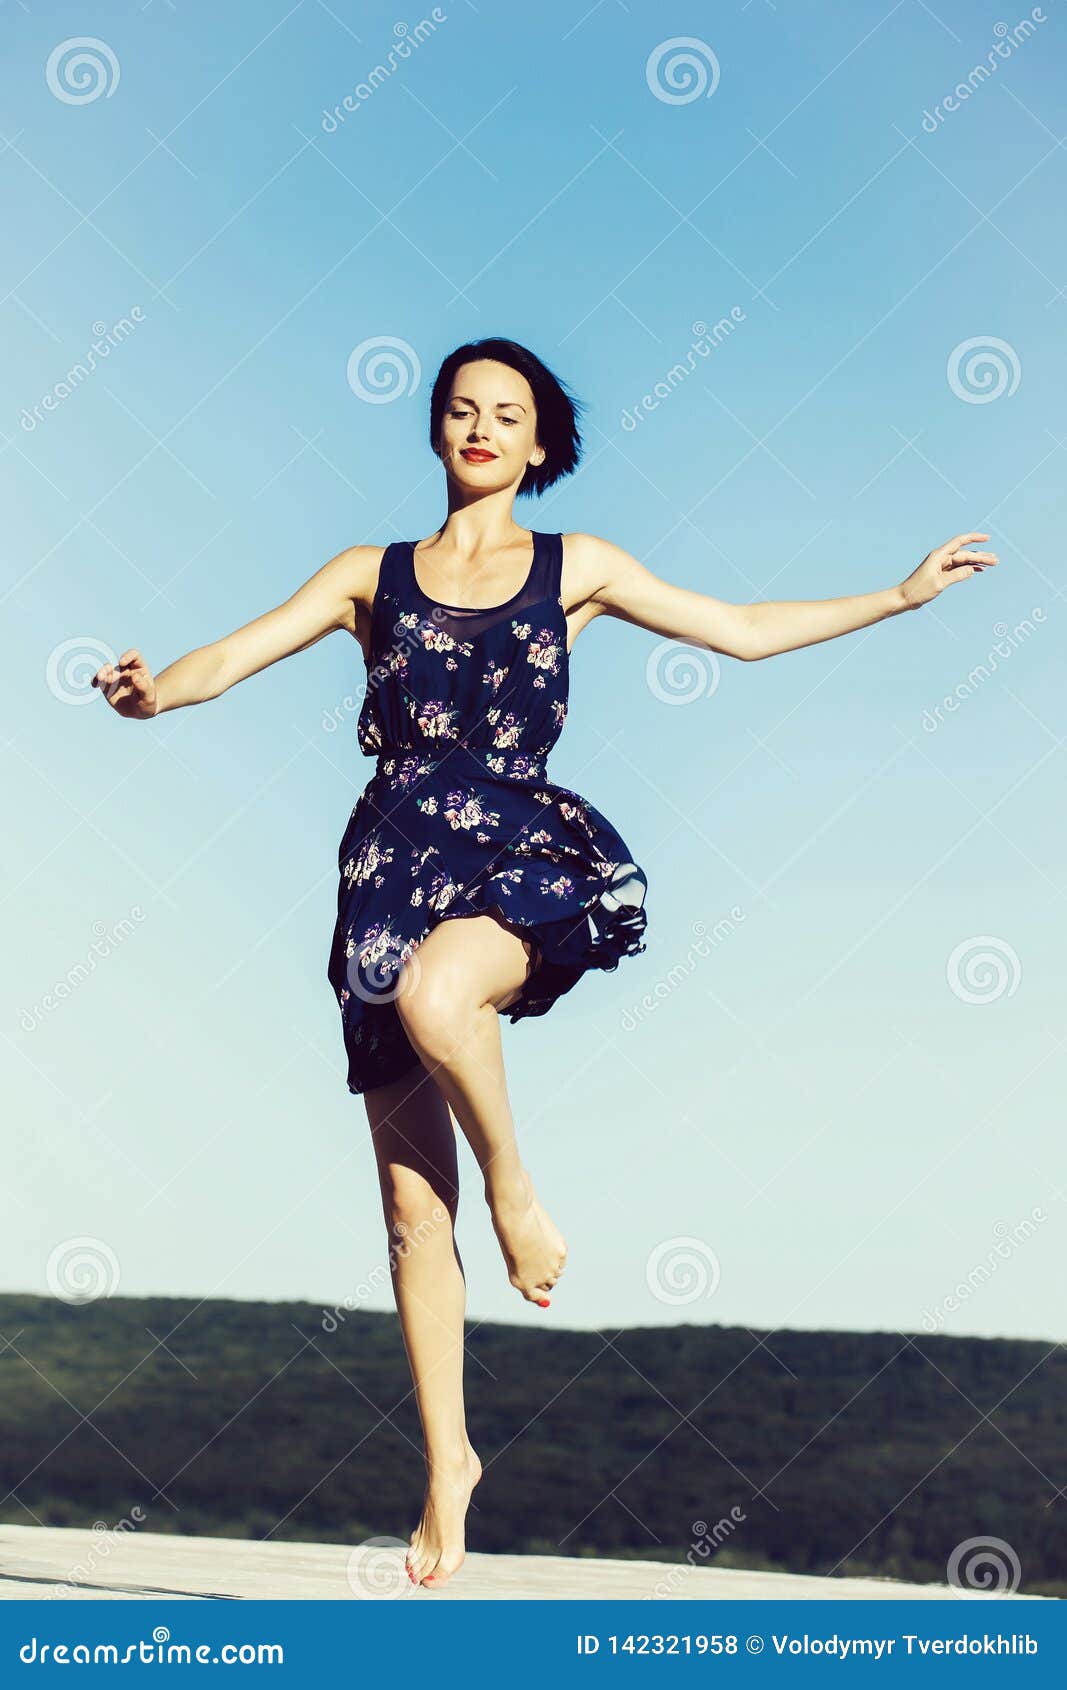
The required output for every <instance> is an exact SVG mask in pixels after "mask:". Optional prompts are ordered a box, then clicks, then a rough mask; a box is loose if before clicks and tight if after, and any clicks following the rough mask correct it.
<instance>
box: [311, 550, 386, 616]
mask: <svg viewBox="0 0 1067 1690" xmlns="http://www.w3.org/2000/svg"><path fill="white" fill-rule="evenodd" d="M387 549H388V548H387V546H373V545H358V546H346V547H345V548H344V550H343V551H340V552H338V553H337V555H336V556H335V557H332V558H331V559H330V561H329V563H327V564H326V566H325V567H326V569H327V570H329V571H330V573H331V575H332V576H333V577H334V580H335V581H336V583H337V585H338V588H339V589H340V590H341V592H342V593H343V595H344V597H346V598H349V599H351V600H352V602H353V603H354V604H357V605H363V606H364V607H365V608H367V609H369V608H370V606H371V604H373V602H374V594H375V591H376V590H377V586H378V574H379V571H380V570H381V566H382V559H383V558H384V556H385V553H386V550H387Z"/></svg>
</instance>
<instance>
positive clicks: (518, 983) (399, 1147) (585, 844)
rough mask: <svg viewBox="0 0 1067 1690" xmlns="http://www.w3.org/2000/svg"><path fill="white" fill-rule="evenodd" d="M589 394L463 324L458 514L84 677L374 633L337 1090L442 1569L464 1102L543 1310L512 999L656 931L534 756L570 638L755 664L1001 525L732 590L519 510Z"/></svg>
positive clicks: (351, 830) (121, 678)
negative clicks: (885, 564)
mask: <svg viewBox="0 0 1067 1690" xmlns="http://www.w3.org/2000/svg"><path fill="white" fill-rule="evenodd" d="M579 408H580V407H579V405H578V402H577V401H575V400H574V399H573V398H572V397H571V396H570V395H569V394H568V393H567V391H566V390H565V388H564V386H563V384H562V383H561V382H560V381H558V380H557V378H556V377H555V376H554V375H553V374H552V373H551V371H550V370H548V369H547V368H546V367H545V365H544V364H543V363H542V362H541V361H540V360H539V359H538V358H536V357H535V356H534V355H533V353H531V352H529V351H527V350H526V349H525V348H524V347H521V346H518V345H516V344H515V343H514V342H513V341H509V340H498V339H491V340H482V341H477V342H473V343H470V344H468V345H465V346H461V347H459V348H457V349H456V351H454V352H453V353H452V354H451V355H450V356H449V357H448V358H447V359H446V360H445V362H444V364H443V365H442V366H441V369H440V371H439V373H438V376H437V379H436V382H435V384H434V388H433V393H432V396H431V402H430V439H431V444H432V447H433V450H434V452H435V453H436V454H437V456H438V457H439V458H440V459H441V462H442V464H443V466H444V470H445V477H446V483H447V491H448V515H447V517H446V520H445V522H444V523H443V524H442V526H441V527H440V528H439V529H437V530H436V532H435V533H434V534H433V535H431V536H430V538H429V539H426V540H421V541H416V542H414V543H412V542H406V541H405V542H399V541H397V542H393V543H392V544H391V545H389V546H386V547H384V548H383V547H380V546H370V545H363V546H352V547H350V548H348V549H346V550H345V551H342V552H340V553H339V554H338V555H337V556H336V557H335V558H333V559H331V561H330V562H329V563H327V564H326V565H325V566H324V567H323V568H322V569H320V570H319V571H318V573H317V574H315V575H313V576H312V577H311V578H310V580H308V581H307V582H305V584H304V585H303V586H302V587H300V588H299V590H298V591H297V592H296V593H294V594H293V596H292V597H291V598H290V599H288V600H287V601H286V602H285V603H284V604H282V605H279V606H278V608H277V609H275V610H272V611H269V612H268V613H267V614H266V615H264V616H260V617H259V618H257V619H256V620H255V621H253V622H249V623H248V624H246V626H244V627H243V628H239V629H237V630H236V631H235V632H234V633H232V634H230V635H228V636H227V637H226V638H224V639H221V640H218V641H215V642H214V643H213V644H211V645H208V646H204V647H201V648H199V649H198V650H196V651H193V652H190V653H189V654H188V655H187V656H185V657H182V658H179V659H178V661H177V662H176V663H172V664H171V665H170V667H169V668H167V669H164V670H163V672H162V673H161V674H160V675H159V677H158V679H157V678H154V677H153V675H152V673H151V671H150V670H149V668H148V665H147V664H146V663H145V661H144V659H143V658H142V657H141V654H140V653H139V652H138V651H135V650H131V651H127V652H125V653H124V654H123V656H122V657H121V658H120V660H119V662H118V664H117V665H111V664H105V665H104V666H103V667H102V668H101V669H100V670H99V671H98V673H97V674H96V676H95V677H94V682H93V684H94V685H96V686H99V687H100V688H101V689H102V690H103V692H104V696H105V697H106V698H107V700H108V702H109V704H110V705H111V706H112V708H113V709H115V710H116V711H117V712H118V713H119V715H122V716H129V717H133V718H136V719H140V718H145V717H150V716H157V715H159V714H161V713H162V712H163V711H165V710H175V709H179V708H180V707H181V706H182V705H187V704H198V703H201V702H202V701H203V700H205V699H208V698H216V697H218V695H219V694H220V693H222V692H224V691H225V690H226V689H227V688H228V687H232V686H234V685H235V684H236V683H237V682H238V681H241V680H244V679H245V678H246V677H247V676H249V675H253V674H256V673H257V672H258V671H259V670H261V669H264V668H266V667H267V665H268V664H271V663H275V662H277V661H278V659H279V658H282V657H287V656H289V655H290V654H291V653H293V652H296V651H303V650H304V649H306V647H308V646H309V645H312V644H313V643H314V642H315V641H316V640H319V639H321V638H322V637H323V636H324V635H325V634H328V633H330V632H331V631H332V630H334V629H337V628H344V629H346V630H347V632H348V633H349V634H352V635H354V636H355V637H356V638H357V639H358V640H359V642H360V645H361V647H362V649H363V653H364V657H365V660H366V663H367V690H366V694H365V697H364V701H363V706H362V709H361V712H360V719H359V727H358V737H359V743H360V747H361V749H362V750H363V751H364V752H367V753H369V754H377V757H378V766H377V769H376V772H375V774H374V776H373V777H372V779H371V781H370V783H369V784H368V786H367V788H366V790H365V791H364V793H363V794H362V796H361V797H360V799H359V802H358V803H357V804H356V806H355V809H354V810H353V812H352V815H351V818H350V820H349V823H348V826H347V828H346V830H345V833H344V836H343V838H342V840H341V844H340V849H339V854H338V865H339V870H340V884H339V890H338V907H337V923H336V927H335V931H334V939H333V946H332V949H331V954H330V959H329V967H328V978H329V980H330V983H331V985H332V986H333V988H334V991H335V993H336V996H337V1001H338V1004H339V1006H340V1009H341V1016H342V1029H343V1034H344V1040H345V1047H346V1051H347V1055H348V1087H349V1090H350V1091H352V1092H353V1093H359V1094H365V1104H366V1109H367V1115H368V1118H369V1121H370V1128H371V1134H372V1138H373V1143H374V1148H375V1153H376V1159H377V1166H378V1174H379V1180H380V1184H381V1192H382V1201H383V1206H384V1210H385V1218H386V1224H387V1228H388V1232H389V1238H390V1249H391V1259H392V1263H393V1267H394V1275H393V1277H394V1288H395V1295H396V1302H397V1308H398V1311H399V1316H400V1321H401V1327H402V1330H403V1334H404V1341H405V1345H406V1347H407V1354H408V1359H409V1363H410V1366H411V1371H412V1377H413V1380H414V1385H415V1393H416V1398H417V1402H418V1408H419V1414H420V1418H421V1421H422V1429H423V1436H424V1440H425V1458H426V1469H427V1486H426V1495H425V1502H424V1508H423V1513H422V1517H421V1520H420V1522H419V1524H418V1526H417V1527H416V1529H415V1531H414V1532H413V1533H412V1534H411V1545H410V1549H409V1552H408V1556H407V1569H408V1574H409V1577H410V1578H411V1579H412V1580H413V1581H414V1582H415V1583H417V1584H423V1585H425V1586H428V1587H429V1588H431V1589H435V1588H438V1587H440V1586H441V1585H443V1584H444V1583H445V1582H446V1581H447V1579H448V1578H449V1577H450V1576H451V1574H452V1573H454V1572H455V1571H456V1569H457V1568H458V1567H459V1566H460V1564H461V1562H462V1560H463V1554H464V1521H465V1517H466V1512H467V1508H468V1506H469V1503H470V1496H471V1492H472V1490H473V1488H474V1486H475V1485H476V1484H477V1482H478V1480H479V1478H480V1477H481V1466H480V1463H479V1461H478V1457H477V1455H476V1453H475V1451H474V1449H473V1447H472V1445H471V1443H470V1440H469V1438H468V1436H467V1429H466V1423H465V1417H464V1407H463V1372H462V1364H463V1319H464V1294H465V1281H464V1277H463V1268H462V1262H461V1259H460V1256H459V1252H458V1250H457V1249H456V1245H455V1241H454V1235H453V1228H454V1223H455V1217H456V1208H457V1202H458V1195H459V1181H458V1168H457V1157H456V1137H455V1132H454V1130H453V1125H452V1119H451V1115H450V1111H451V1112H452V1114H454V1116H455V1119H456V1121H458V1123H459V1125H460V1127H461V1128H462V1130H463V1132H464V1134H465V1135H466V1137H467V1139H468V1141H469V1143H470V1145H471V1147H472V1149H473V1151H474V1154H475V1156H476V1157H477V1159H478V1163H479V1166H480V1168H481V1172H482V1176H483V1179H484V1189H485V1197H486V1201H487V1203H488V1206H489V1210H490V1213H491V1216H492V1221H493V1226H494V1229H495V1231H496V1235H497V1237H498V1239H499V1241H500V1246H501V1249H502V1252H503V1255H504V1258H505V1261H506V1263H507V1268H508V1275H509V1278H510V1281H511V1284H512V1285H514V1286H515V1287H516V1289H517V1290H518V1291H519V1292H520V1293H521V1295H522V1296H523V1297H524V1298H525V1299H526V1300H527V1301H530V1302H535V1303H537V1304H538V1305H539V1306H540V1307H542V1308H547V1307H548V1306H549V1299H548V1297H547V1296H546V1293H547V1292H549V1291H551V1290H552V1288H553V1286H554V1285H555V1284H556V1283H557V1281H558V1279H559V1276H560V1274H561V1273H562V1271H563V1266H564V1261H565V1258H566V1247H565V1244H564V1241H563V1238H562V1237H561V1235H560V1233H559V1232H558V1230H557V1229H556V1227H555V1226H554V1225H553V1223H552V1221H551V1219H550V1218H549V1216H548V1215H547V1214H546V1212H545V1210H544V1209H543V1208H542V1207H541V1204H540V1203H539V1201H538V1199H537V1195H536V1193H535V1191H534V1188H533V1185H532V1184H531V1181H530V1178H529V1175H528V1174H527V1172H526V1170H525V1168H524V1167H523V1165H522V1162H521V1160H520V1156H519V1150H518V1146H517V1144H516V1139H515V1128H514V1123H513V1121H512V1117H511V1111H510V1107H509V1103H508V1096H507V1088H506V1082H505V1074H504V1065H503V1060H502V1053H501V1040H500V1023H499V1017H500V1015H501V1014H502V1013H504V1012H505V1011H507V1012H508V1013H509V1014H510V1016H511V1019H512V1020H518V1019H519V1018H521V1017H523V1016H531V1015H540V1014H543V1013H544V1012H545V1011H546V1010H547V1009H549V1008H550V1007H551V1005H552V1004H553V1003H554V1002H555V1001H556V999H557V998H558V997H560V996H561V995H562V994H563V993H565V992H567V991H569V990H570V988H571V987H572V986H573V985H574V984H575V983H576V981H577V980H578V979H579V978H580V977H581V976H582V974H583V973H585V972H586V971H588V970H589V969H592V968H614V967H615V966H616V965H617V963H618V962H619V960H620V959H621V957H623V956H626V955H632V954H633V953H634V952H636V951H638V950H642V949H643V948H644V946H643V944H642V943H641V934H642V932H643V930H644V926H645V911H644V892H645V886H646V882H645V876H644V874H643V873H642V871H641V869H640V868H639V867H638V866H637V865H636V864H635V863H634V862H633V861H632V859H631V855H630V852H629V850H628V849H627V847H626V845H625V844H624V843H623V841H622V839H621V838H620V836H619V835H618V834H617V833H616V832H615V830H614V828H613V827H612V826H611V824H610V823H609V822H608V821H607V820H606V819H605V818H604V817H603V816H601V815H600V814H599V813H598V812H597V811H596V810H594V809H593V808H592V806H591V805H589V804H588V803H586V801H585V800H584V799H582V798H580V797H579V796H578V795H577V794H576V793H573V792H569V791H567V790H566V789H565V788H562V787H558V786H556V785H554V784H553V783H552V782H550V781H549V780H548V777H547V774H546V770H545V759H546V756H547V754H548V752H549V750H550V749H551V747H552V745H553V744H554V742H555V740H556V738H557V737H558V734H559V732H560V729H561V728H562V725H563V719H564V716H565V714H566V707H567V676H568V664H569V656H570V651H571V649H572V648H573V645H574V641H575V640H576V639H577V637H578V635H579V634H580V633H581V631H582V630H583V628H585V627H587V626H588V624H589V623H590V622H592V620H593V619H594V617H596V616H600V615H604V614H606V615H610V616H615V617H618V618H620V619H621V620H623V621H626V622H631V623H636V624H637V625H638V626H640V627H643V628H648V629H650V630H651V631H652V632H654V633H657V634H661V635H666V636H668V637H673V638H675V639H684V640H689V641H694V642H697V643H698V644H700V645H703V646H705V647H707V648H709V649H711V650H713V651H716V652H720V653H722V654H724V655H726V656H728V657H736V658H740V659H742V660H743V661H745V662H748V661H751V660H753V659H755V658H762V657H770V656H772V655H774V654H776V653H778V652H783V651H793V650H795V649H797V648H798V647H800V646H806V645H813V644H815V643H816V642H818V641H820V640H828V639H834V638H836V637H837V636H838V635H841V634H847V633H851V632H853V631H854V630H856V629H858V628H865V627H868V626H870V625H871V624H872V623H874V622H878V621H881V620H882V619H883V618H885V617H888V616H895V615H896V614H897V613H898V612H899V611H904V610H914V609H917V608H918V607H919V606H920V605H923V604H926V603H928V602H929V601H930V600H931V599H933V598H935V597H936V596H937V594H938V593H940V592H941V591H942V590H943V589H944V588H945V587H947V586H949V585H950V584H951V583H952V582H955V581H962V580H966V579H968V578H969V577H970V576H972V575H974V574H977V573H980V572H981V569H982V568H983V567H984V566H985V565H986V564H994V563H996V561H997V559H996V557H995V555H994V554H993V553H992V552H971V551H967V550H964V549H962V548H964V547H965V545H966V543H967V542H969V541H973V540H986V539H988V538H989V536H988V535H986V534H957V535H956V536H955V538H954V539H952V540H949V541H948V542H947V543H946V544H945V545H943V546H939V547H938V548H937V549H936V550H935V551H933V552H931V553H930V554H929V556H928V557H926V558H925V559H924V560H923V562H922V563H921V564H920V565H919V566H918V568H917V569H916V570H914V571H913V573H912V574H911V575H909V576H908V578H907V579H906V580H905V581H904V582H902V583H901V585H899V586H894V587H889V588H886V589H884V590H882V591H879V592H872V593H864V594H859V595H856V596H850V597H847V598H838V599H824V600H815V601H804V602H800V603H757V604H748V605H744V604H728V603H724V602H723V601H721V600H719V599H715V598H711V597H710V596H709V595H707V594H704V593H698V592H693V591H690V590H688V589H686V588H684V587H676V586H672V585H670V584H669V583H668V582H666V581H663V580H660V579H658V578H657V577H656V576H655V575H653V574H651V573H650V572H649V571H648V570H647V569H645V568H643V566H642V565H641V564H640V563H639V562H638V561H637V560H636V559H635V558H633V557H631V556H629V554H628V553H626V552H625V551H622V550H621V549H620V548H619V547H618V546H615V545H613V544H611V543H610V542H609V541H607V540H602V539H599V538H598V537H597V536H595V535H592V534H566V535H559V534H542V533H538V532H528V531H527V530H525V529H523V528H520V527H518V526H517V525H516V524H515V522H514V519H513V515H512V510H513V505H514V501H515V499H516V497H517V496H519V495H523V494H529V493H534V492H536V493H537V494H538V495H540V494H541V493H543V492H544V491H545V490H546V489H547V488H548V487H551V486H553V485H554V484H555V483H556V482H557V481H559V480H560V479H561V478H562V477H564V476H566V475H569V474H570V473H571V472H572V471H573V470H574V469H575V467H576V466H577V463H578V458H579V452H580V444H581V442H580V435H579V432H578V426H577V415H578V411H579ZM455 918H462V919H455Z"/></svg>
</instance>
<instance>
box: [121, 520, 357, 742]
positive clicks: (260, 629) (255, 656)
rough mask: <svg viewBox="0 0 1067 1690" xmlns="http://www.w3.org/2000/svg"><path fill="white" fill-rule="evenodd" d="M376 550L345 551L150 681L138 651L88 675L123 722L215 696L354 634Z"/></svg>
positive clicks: (352, 549) (157, 714) (353, 547)
mask: <svg viewBox="0 0 1067 1690" xmlns="http://www.w3.org/2000/svg"><path fill="white" fill-rule="evenodd" d="M380 560H381V548H380V547H378V546H350V547H348V548H347V550H345V551H343V552H339V553H338V554H337V556H336V557H334V558H331V559H330V561H329V563H326V564H324V565H323V567H322V568H321V569H319V570H317V571H316V573H315V574H314V575H312V576H311V577H310V579H309V580H307V581H305V582H304V584H303V586H301V587H298V588H297V590H296V592H295V593H293V594H292V596H291V597H290V598H288V599H286V601H285V603H284V604H280V605H278V606H277V607H276V608H275V609H274V610H268V611H267V612H266V613H265V615H263V616H257V617H256V618H255V620H254V621H252V622H246V623H245V625H244V627H242V628H237V629H235V630H234V632H233V633H232V634H226V635H225V636H224V637H223V638H222V639H219V640H213V641H212V642H211V644H210V645H205V646H198V647H197V649H196V650H195V651H190V652H188V653H187V654H186V656H184V657H179V658H178V659H177V661H176V662H174V663H171V664H169V665H168V667H167V668H166V669H164V670H163V671H162V672H161V673H160V674H159V675H158V676H153V675H152V672H151V670H150V669H149V668H148V665H147V664H146V663H145V661H144V659H143V658H142V656H141V654H140V652H139V651H137V650H136V649H131V650H129V651H126V652H124V653H123V655H122V657H121V658H120V659H119V662H118V664H104V665H103V666H102V667H101V668H100V669H99V670H98V671H97V674H96V675H95V676H94V677H93V685H94V686H99V687H100V688H101V690H102V691H103V693H104V696H105V698H106V699H107V701H108V703H109V704H111V705H112V706H113V708H114V709H116V710H117V711H118V713H119V714H120V715H122V716H131V717H135V718H137V719H143V718H145V717H148V716H159V715H162V713H163V712H164V711H165V710H179V709H181V708H182V706H183V705H187V704H202V703H204V702H205V701H206V700H207V699H209V698H217V697H218V696H219V694H220V693H223V692H225V691H226V690H227V689H228V688H229V687H232V686H236V684H237V682H238V681H243V680H246V679H247V678H248V676H249V675H255V674H258V673H259V671H260V670H261V669H266V668H267V667H268V665H269V664H271V663H277V662H278V661H279V660H280V659H281V658H283V657H290V656H292V655H293V653H294V652H298V651H306V650H307V648H308V646H312V645H314V644H315V643H316V642H317V641H318V640H321V639H323V638H324V637H325V636H326V635H327V634H329V633H332V632H333V630H334V629H335V628H346V629H347V630H348V632H349V633H350V634H352V635H358V633H359V623H360V620H361V615H365V613H366V611H367V610H368V609H369V606H370V603H371V601H372V599H373V596H374V583H375V581H376V579H377V571H378V565H379V562H380Z"/></svg>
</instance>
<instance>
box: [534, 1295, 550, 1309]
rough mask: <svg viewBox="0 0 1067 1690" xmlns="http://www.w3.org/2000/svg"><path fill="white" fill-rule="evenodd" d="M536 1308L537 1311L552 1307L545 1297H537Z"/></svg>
mask: <svg viewBox="0 0 1067 1690" xmlns="http://www.w3.org/2000/svg"><path fill="white" fill-rule="evenodd" d="M537 1306H538V1308H539V1309H549V1308H551V1307H552V1305H551V1303H550V1302H549V1300H548V1298H547V1297H538V1299H537Z"/></svg>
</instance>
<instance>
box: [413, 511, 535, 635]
mask: <svg viewBox="0 0 1067 1690" xmlns="http://www.w3.org/2000/svg"><path fill="white" fill-rule="evenodd" d="M530 533H531V534H532V536H533V557H532V558H531V559H530V567H529V569H528V570H527V571H526V577H525V579H524V581H523V583H522V585H521V586H520V587H519V589H518V591H517V592H514V593H512V595H511V597H510V598H509V599H505V600H504V601H503V603H502V604H479V605H469V604H446V602H445V600H444V599H434V598H431V597H430V595H429V593H427V592H425V591H424V590H423V588H422V587H421V586H420V585H419V577H418V573H417V571H416V569H415V545H416V542H415V541H414V540H408V541H407V548H408V561H409V564H410V566H411V579H412V581H413V583H414V586H415V591H416V592H417V593H418V595H419V597H420V598H423V599H425V600H426V603H427V604H435V605H436V606H437V608H438V610H458V611H461V612H462V613H463V614H464V615H466V616H489V615H491V614H492V612H493V611H496V610H507V608H508V606H509V605H510V604H514V603H515V600H516V599H521V597H522V595H523V593H525V591H526V589H527V588H528V587H529V585H530V582H531V581H532V580H533V577H534V570H535V569H536V568H537V561H538V558H539V557H540V555H541V544H542V536H541V533H540V530H539V529H536V528H531V529H530Z"/></svg>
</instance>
